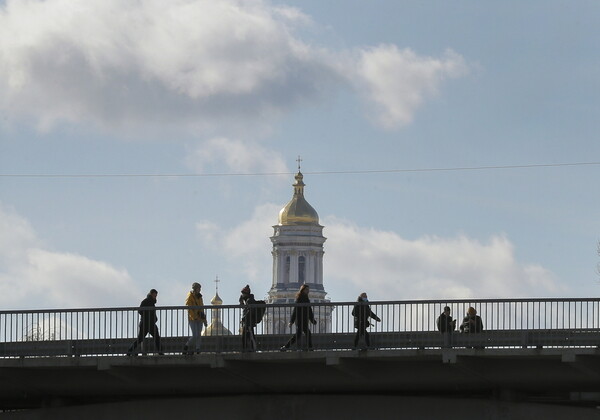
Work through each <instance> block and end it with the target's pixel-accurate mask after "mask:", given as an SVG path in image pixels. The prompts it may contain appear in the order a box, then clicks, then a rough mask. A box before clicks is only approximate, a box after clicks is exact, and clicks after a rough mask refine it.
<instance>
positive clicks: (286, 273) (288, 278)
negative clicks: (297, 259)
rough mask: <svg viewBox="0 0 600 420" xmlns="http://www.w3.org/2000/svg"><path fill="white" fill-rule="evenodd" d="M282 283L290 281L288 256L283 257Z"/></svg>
mask: <svg viewBox="0 0 600 420" xmlns="http://www.w3.org/2000/svg"><path fill="white" fill-rule="evenodd" d="M283 280H284V283H289V282H290V257H289V255H288V256H287V257H285V272H284V279H283Z"/></svg>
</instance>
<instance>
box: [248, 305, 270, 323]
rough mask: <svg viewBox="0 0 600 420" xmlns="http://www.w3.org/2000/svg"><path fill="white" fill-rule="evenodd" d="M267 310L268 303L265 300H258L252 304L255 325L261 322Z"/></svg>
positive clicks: (251, 314)
mask: <svg viewBox="0 0 600 420" xmlns="http://www.w3.org/2000/svg"><path fill="white" fill-rule="evenodd" d="M266 310H267V303H266V302H265V301H264V300H257V301H256V302H254V303H253V304H252V305H251V306H250V311H251V312H250V319H251V320H252V323H253V324H254V325H256V324H260V321H262V319H263V316H264V315H265V311H266Z"/></svg>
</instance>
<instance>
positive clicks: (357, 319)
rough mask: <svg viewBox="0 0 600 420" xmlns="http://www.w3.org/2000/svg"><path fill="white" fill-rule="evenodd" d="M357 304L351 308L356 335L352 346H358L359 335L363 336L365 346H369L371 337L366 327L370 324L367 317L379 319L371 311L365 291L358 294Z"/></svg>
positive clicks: (378, 320)
mask: <svg viewBox="0 0 600 420" xmlns="http://www.w3.org/2000/svg"><path fill="white" fill-rule="evenodd" d="M357 302H358V303H357V304H356V305H354V308H353V309H352V316H353V317H354V328H356V335H355V336H354V348H357V347H358V341H359V340H360V338H361V337H364V339H365V344H366V346H367V348H370V347H371V339H370V338H369V333H368V332H367V328H369V327H370V326H371V322H369V318H373V319H374V320H375V321H377V322H380V321H381V319H380V318H379V317H378V316H377V315H375V313H374V312H373V311H371V307H370V306H369V299H368V298H367V294H366V293H365V292H363V293H361V294H360V295H359V296H358V299H357Z"/></svg>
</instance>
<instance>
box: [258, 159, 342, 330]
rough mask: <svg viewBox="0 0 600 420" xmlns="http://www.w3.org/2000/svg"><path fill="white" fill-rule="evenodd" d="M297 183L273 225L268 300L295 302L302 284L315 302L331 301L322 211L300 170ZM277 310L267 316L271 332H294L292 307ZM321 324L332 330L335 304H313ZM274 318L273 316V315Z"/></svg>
mask: <svg viewBox="0 0 600 420" xmlns="http://www.w3.org/2000/svg"><path fill="white" fill-rule="evenodd" d="M300 162H301V159H300V157H298V173H297V174H296V176H295V180H296V182H295V183H294V184H293V187H294V190H293V196H292V199H291V200H290V201H289V202H288V203H287V204H286V205H285V206H284V207H283V208H282V209H281V211H280V212H279V223H278V224H277V225H275V226H273V230H274V232H273V236H271V242H272V243H273V250H272V252H271V254H272V255H273V282H272V285H271V289H270V290H269V293H268V297H267V303H294V301H295V296H296V293H297V292H298V290H299V289H300V286H302V285H303V284H305V283H306V284H308V285H309V286H310V293H309V298H310V301H311V302H313V303H318V302H329V299H327V298H326V297H325V296H326V295H327V292H325V288H324V286H323V254H324V252H323V243H324V242H325V241H326V239H327V238H325V237H324V236H323V226H321V225H320V224H319V215H318V214H317V212H316V211H315V209H314V208H313V207H312V206H311V205H310V204H308V202H307V201H306V199H305V198H304V187H305V184H304V181H303V180H304V176H303V175H302V172H301V171H300ZM286 309H290V310H286V311H283V310H282V311H275V313H274V314H272V315H271V316H270V317H269V316H266V318H267V322H266V326H267V332H268V333H272V334H287V333H290V328H289V326H288V323H289V320H290V315H291V308H286ZM313 311H314V314H315V320H316V321H317V325H316V326H315V327H314V332H316V333H327V332H331V308H330V307H326V306H316V307H313ZM269 318H270V319H269Z"/></svg>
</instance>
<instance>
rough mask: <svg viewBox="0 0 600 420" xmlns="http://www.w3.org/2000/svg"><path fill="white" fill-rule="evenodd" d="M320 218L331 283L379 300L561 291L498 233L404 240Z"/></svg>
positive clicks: (552, 278)
mask: <svg viewBox="0 0 600 420" xmlns="http://www.w3.org/2000/svg"><path fill="white" fill-rule="evenodd" d="M325 224H326V226H327V236H328V237H329V238H330V239H329V240H328V242H327V261H326V264H325V266H326V274H327V278H328V279H329V281H330V284H331V285H332V286H333V284H332V283H335V284H336V285H341V284H344V285H346V287H352V288H353V289H355V290H362V289H369V290H370V292H371V294H372V295H373V296H374V297H375V296H377V297H378V299H379V300H382V299H387V298H388V297H389V296H394V299H421V298H422V299H426V298H427V299H433V298H439V299H442V298H470V297H475V298H508V297H533V296H535V297H541V296H553V295H554V296H555V295H557V294H559V293H563V292H564V291H565V287H564V286H563V285H561V284H560V283H559V282H558V280H557V278H556V276H555V275H554V274H553V273H552V272H550V271H549V270H547V269H545V268H543V267H541V266H539V265H537V264H523V263H520V262H519V261H517V260H516V257H515V255H514V247H513V245H512V243H511V242H510V241H509V240H508V238H506V237H505V236H503V235H498V236H493V237H491V238H490V239H489V240H488V241H487V242H486V243H481V242H480V241H477V240H475V239H471V238H468V237H467V236H464V235H463V236H459V237H456V238H440V237H437V236H424V237H422V238H419V239H416V240H407V239H404V238H402V237H401V236H400V235H398V234H396V233H394V232H385V231H378V230H374V229H367V228H361V227H358V226H355V225H353V224H351V223H348V222H344V221H340V220H337V219H336V218H332V217H330V218H328V219H327V220H326V221H325ZM350 261H351V262H352V263H351V264H349V262H350Z"/></svg>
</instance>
